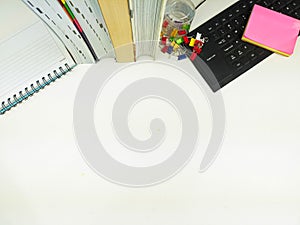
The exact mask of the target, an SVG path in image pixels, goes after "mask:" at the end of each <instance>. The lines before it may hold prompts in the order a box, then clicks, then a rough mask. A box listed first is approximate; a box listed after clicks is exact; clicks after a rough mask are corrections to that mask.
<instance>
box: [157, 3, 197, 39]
mask: <svg viewBox="0 0 300 225" xmlns="http://www.w3.org/2000/svg"><path fill="white" fill-rule="evenodd" d="M194 16H195V5H194V3H193V2H192V1H191V0H168V2H167V5H166V11H165V15H164V22H163V27H162V36H167V37H171V36H172V35H171V34H172V32H173V31H174V29H176V30H186V31H187V32H188V31H189V28H190V25H191V23H192V21H193V19H194Z"/></svg>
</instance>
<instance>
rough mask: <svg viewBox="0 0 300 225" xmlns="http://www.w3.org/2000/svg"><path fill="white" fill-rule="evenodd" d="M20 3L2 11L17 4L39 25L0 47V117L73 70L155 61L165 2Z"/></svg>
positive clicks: (45, 0) (88, 0) (79, 0)
mask: <svg viewBox="0 0 300 225" xmlns="http://www.w3.org/2000/svg"><path fill="white" fill-rule="evenodd" d="M22 1H23V3H25V4H23V5H22V6H21V5H20V3H18V2H17V1H11V2H9V1H7V2H5V4H7V5H9V4H10V6H9V7H7V8H5V7H1V10H4V11H5V10H8V9H10V8H13V7H11V6H12V5H13V4H17V7H19V8H22V7H24V10H25V11H26V10H29V9H30V10H31V11H32V12H34V13H35V14H36V15H37V16H38V18H39V19H40V20H41V21H42V22H41V21H40V22H38V21H36V22H35V23H32V24H28V25H27V26H26V27H23V28H22V29H21V30H18V32H16V33H14V34H12V35H11V37H10V38H8V39H6V40H3V41H1V42H0V52H1V54H0V59H1V62H0V69H1V73H0V81H1V83H0V101H1V107H0V114H4V113H5V112H7V111H8V110H10V109H11V108H13V107H15V106H16V105H18V104H19V103H21V102H22V101H24V100H26V99H27V98H29V97H30V96H32V95H33V94H34V93H36V92H38V91H39V90H41V89H43V88H44V87H46V86H47V85H49V84H51V83H53V82H54V81H55V80H57V79H58V78H60V77H61V76H62V75H64V74H67V73H68V72H69V71H70V70H71V69H72V68H74V67H75V66H76V65H78V64H82V63H96V62H97V61H99V60H101V59H102V58H104V57H115V58H116V60H117V62H133V61H135V60H136V57H139V56H143V55H148V56H152V57H154V56H155V49H156V47H157V45H158V41H159V34H160V28H161V23H162V18H163V14H164V10H165V4H166V0H156V1H150V2H149V1H137V0H136V1H134V0H132V1H130V2H129V1H128V0H122V1H117V0H110V1H104V0H22ZM26 5H27V7H26ZM12 13H13V12H12ZM17 16H19V15H15V17H17ZM149 18H150V19H149ZM1 19H3V20H5V18H1ZM141 27H143V29H140V28H141ZM145 31H146V32H145ZM32 34H34V35H32ZM36 34H38V35H36ZM150 40H151V41H150ZM134 41H135V43H134ZM142 42H143V43H144V44H143V43H142ZM135 46H136V47H135ZM113 50H114V51H113Z"/></svg>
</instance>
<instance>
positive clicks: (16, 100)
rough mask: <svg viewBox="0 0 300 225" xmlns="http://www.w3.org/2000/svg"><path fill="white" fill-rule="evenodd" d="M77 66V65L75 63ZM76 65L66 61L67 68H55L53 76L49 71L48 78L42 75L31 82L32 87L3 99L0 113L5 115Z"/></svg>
mask: <svg viewBox="0 0 300 225" xmlns="http://www.w3.org/2000/svg"><path fill="white" fill-rule="evenodd" d="M75 66H76V65H75ZM75 66H73V67H72V68H71V67H70V66H69V65H68V64H67V63H66V64H65V67H66V68H65V69H63V68H62V67H59V71H57V70H54V71H53V74H54V76H51V74H50V73H49V74H48V75H47V77H48V78H45V77H42V79H41V80H37V81H36V82H35V84H31V85H30V87H26V88H25V89H24V91H19V94H18V95H17V94H15V95H13V97H12V98H8V99H7V101H6V102H5V101H3V102H2V104H1V106H0V107H1V109H0V115H3V114H4V113H6V112H7V111H9V110H10V109H11V108H13V107H15V106H17V105H18V104H20V103H21V102H23V101H25V100H27V99H28V98H29V97H30V96H32V95H34V94H35V93H37V92H39V91H40V90H41V89H44V87H46V86H48V85H49V84H51V83H53V82H54V81H56V80H57V79H59V78H61V77H62V76H63V75H65V74H66V73H68V72H69V71H71V70H72V69H73V68H74V67H75Z"/></svg>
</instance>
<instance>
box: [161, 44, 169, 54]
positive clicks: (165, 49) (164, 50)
mask: <svg viewBox="0 0 300 225" xmlns="http://www.w3.org/2000/svg"><path fill="white" fill-rule="evenodd" d="M168 48H169V47H168V46H164V47H163V48H162V49H161V51H162V52H163V53H166V52H167V51H168Z"/></svg>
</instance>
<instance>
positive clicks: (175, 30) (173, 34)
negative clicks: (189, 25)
mask: <svg viewBox="0 0 300 225" xmlns="http://www.w3.org/2000/svg"><path fill="white" fill-rule="evenodd" d="M177 32H178V30H177V29H176V28H174V29H173V31H172V33H171V37H176V35H177Z"/></svg>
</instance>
